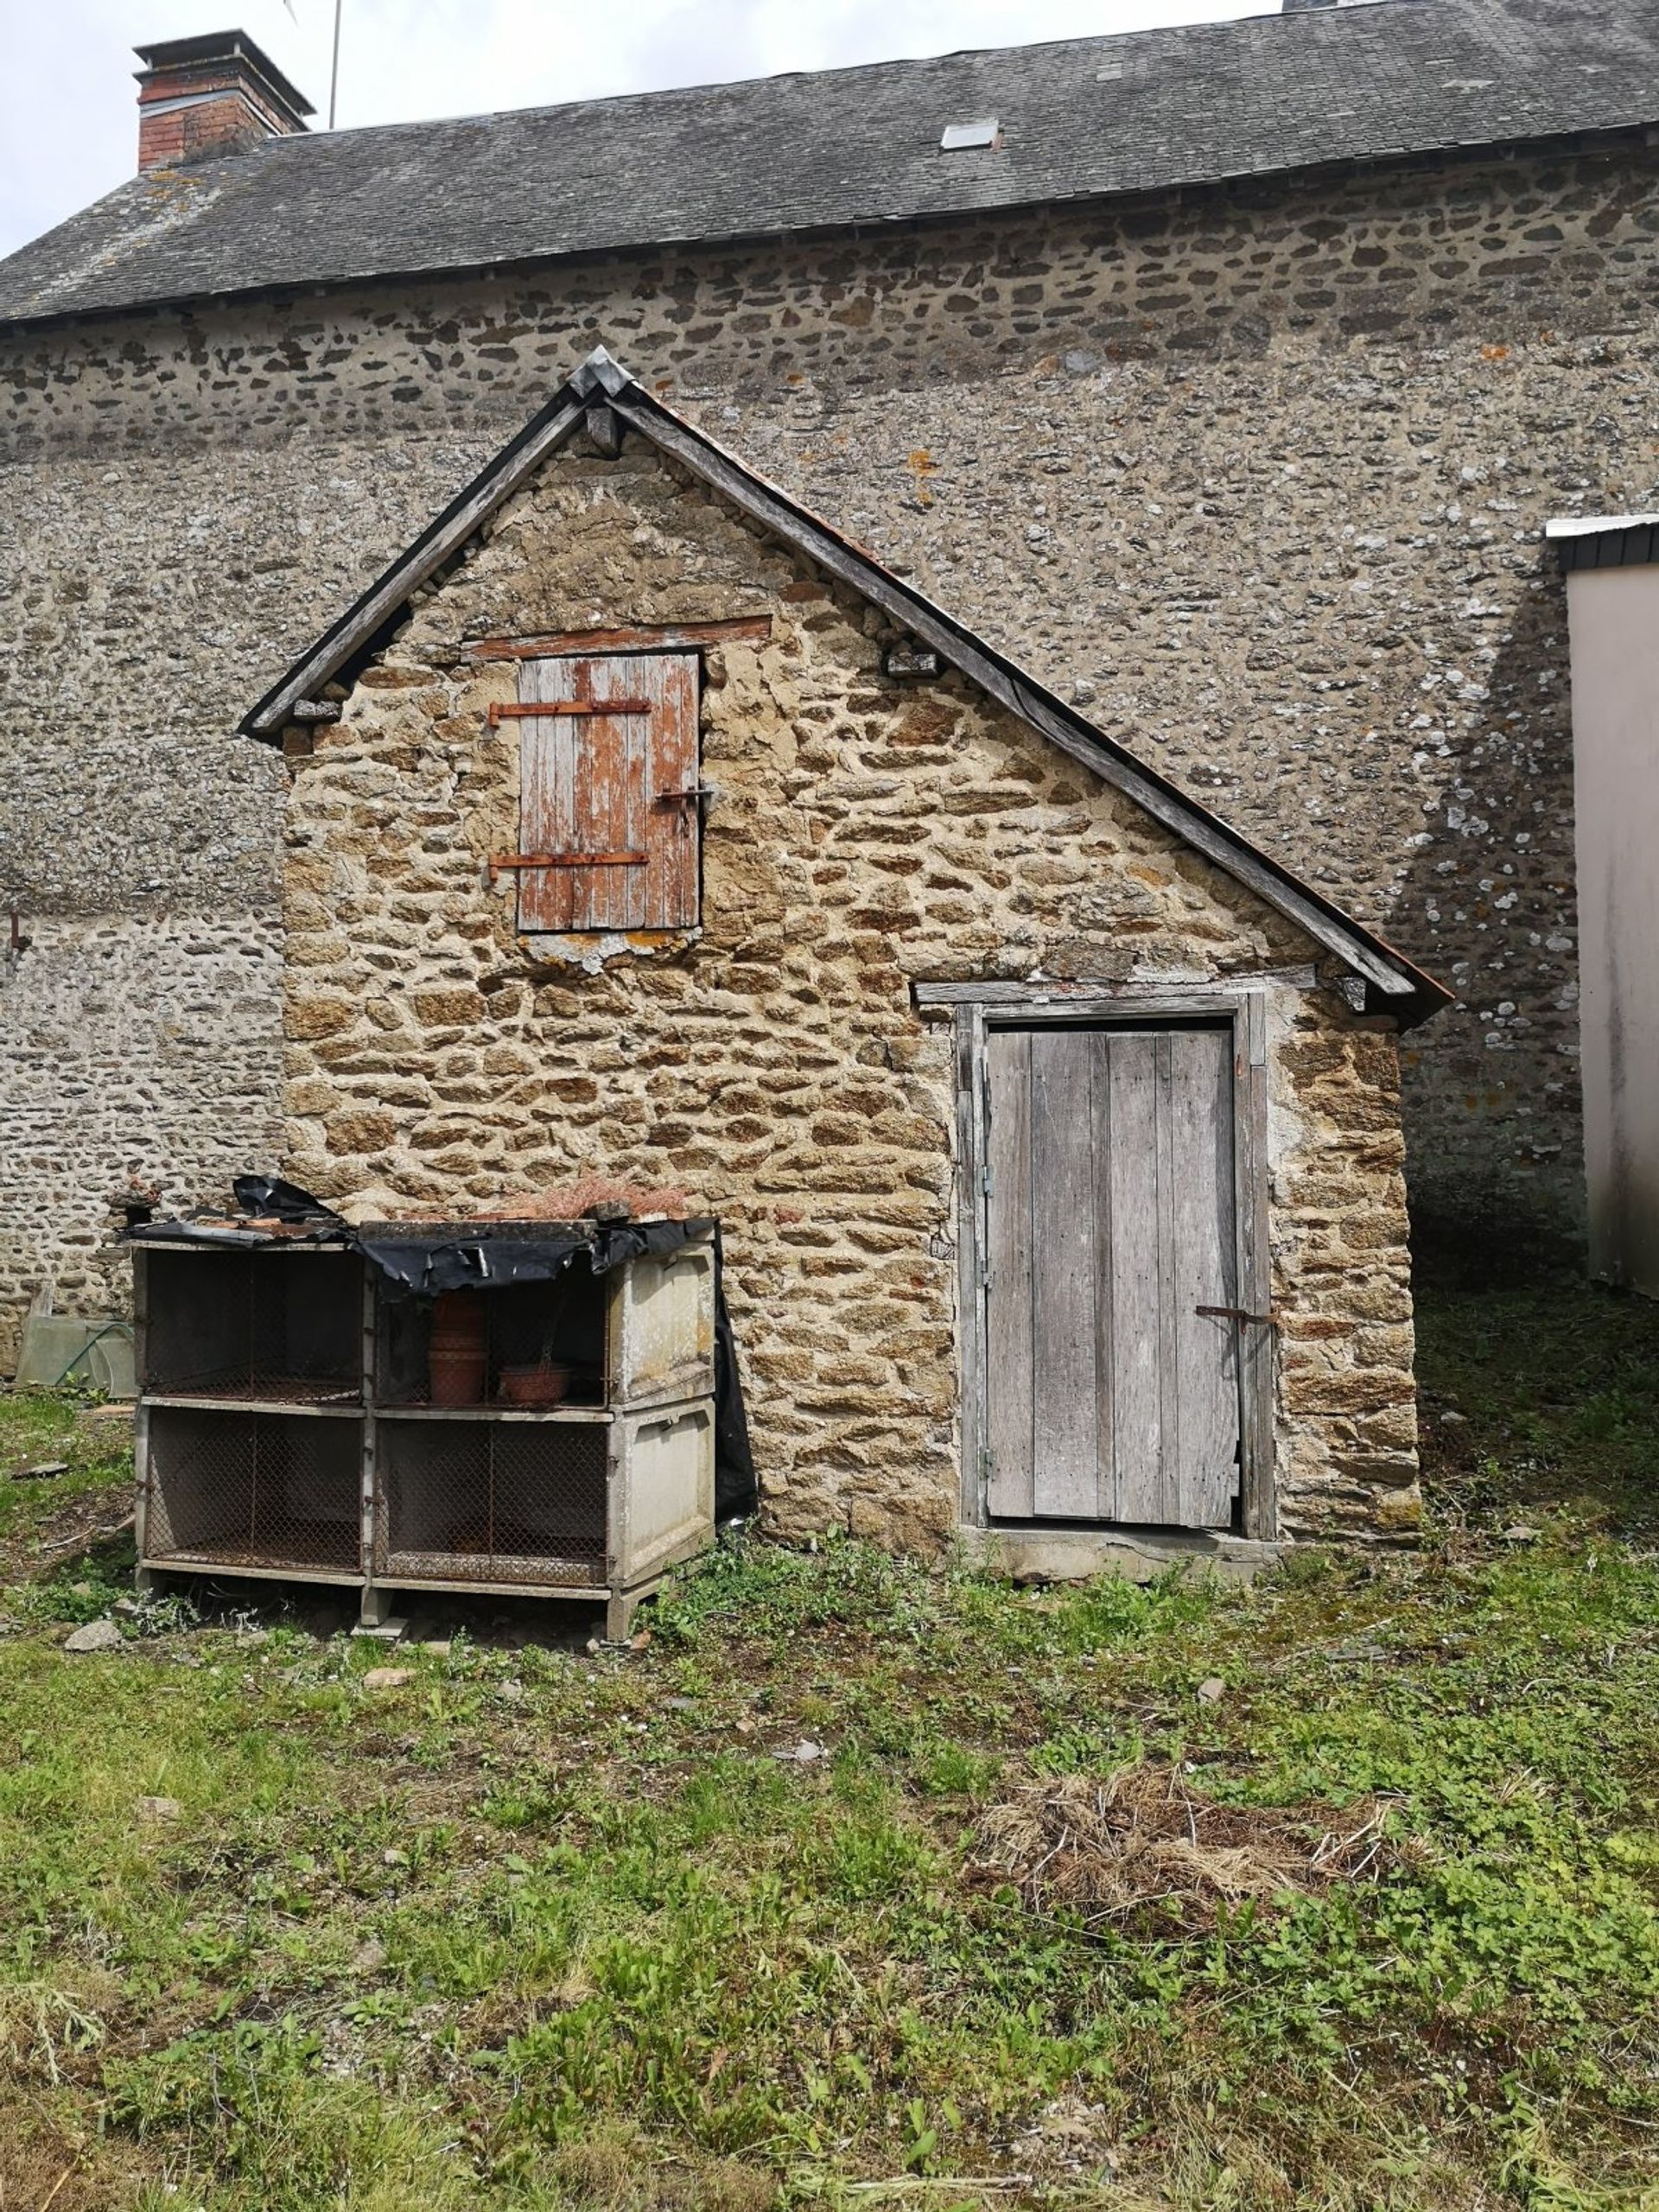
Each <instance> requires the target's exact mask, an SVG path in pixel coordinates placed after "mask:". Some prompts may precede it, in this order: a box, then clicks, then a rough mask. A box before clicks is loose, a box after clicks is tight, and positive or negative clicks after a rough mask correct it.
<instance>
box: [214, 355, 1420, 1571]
mask: <svg viewBox="0 0 1659 2212" xmlns="http://www.w3.org/2000/svg"><path fill="white" fill-rule="evenodd" d="M243 727H244V728H245V731H246V732H247V733H248V734H250V735H251V736H252V737H254V738H257V739H263V740H264V741H267V742H277V741H280V742H281V743H282V745H283V750H284V752H285V753H286V754H287V756H288V759H289V764H290V768H291V772H292V779H293V781H292V795H291V798H290V801H289V809H288V816H287V832H286V836H287V860H286V865H285V869H284V874H285V882H286V914H285V920H286V952H287V974H286V988H285V995H284V1031H285V1037H286V1058H287V1085H286V1106H287V1115H288V1120H287V1135H286V1143H285V1160H286V1164H287V1166H288V1168H289V1171H290V1172H291V1173H293V1174H294V1175H295V1176H296V1177H297V1178H298V1179H300V1180H302V1182H304V1183H305V1184H307V1185H308V1186H309V1187H310V1188H311V1189H313V1190H315V1191H316V1192H318V1193H319V1194H320V1195H321V1196H323V1197H325V1198H327V1199H328V1200H329V1201H330V1202H331V1203H332V1204H334V1205H335V1206H336V1207H337V1208H338V1209H339V1210H340V1211H342V1212H344V1213H346V1215H347V1216H348V1217H350V1218H353V1219H359V1220H361V1219H384V1218H388V1217H390V1218H394V1219H407V1218H409V1217H410V1216H411V1215H415V1214H418V1213H419V1212H420V1211H422V1210H423V1209H424V1210H425V1211H428V1212H429V1214H432V1215H436V1216H449V1217H455V1216H461V1217H464V1216H465V1215H466V1214H467V1212H468V1211H470V1210H473V1209H475V1208H477V1207H479V1206H480V1205H488V1206H489V1207H491V1208H492V1209H495V1208H499V1207H500V1206H501V1205H502V1203H503V1200H504V1197H506V1196H510V1194H512V1192H518V1191H530V1192H535V1191H537V1190H542V1189H546V1188H548V1187H550V1186H552V1185H561V1184H563V1183H566V1182H568V1181H569V1180H570V1179H573V1178H576V1177H580V1176H582V1175H584V1174H587V1173H594V1172H598V1173H603V1174H607V1175H613V1176H620V1177H621V1178H623V1179H632V1180H633V1181H634V1182H635V1183H637V1184H640V1185H661V1184H662V1182H663V1181H664V1177H665V1176H667V1177H671V1178H674V1179H678V1180H679V1181H680V1182H681V1183H682V1184H683V1186H684V1189H685V1192H686V1195H687V1198H688V1202H689V1203H690V1205H691V1208H692V1210H693V1211H695V1212H698V1213H702V1212H712V1213H715V1214H716V1215H718V1216H719V1217H721V1221H722V1222H723V1224H724V1226H725V1236H726V1276H727V1284H728V1296H729V1298H730V1300H731V1304H732V1307H733V1313H734V1323H735V1326H736V1332H737V1338H738V1343H739V1344H740V1346H741V1351H742V1355H743V1358H744V1363H745V1366H746V1369H747V1379H748V1386H749V1393H750V1415H751V1421H752V1424H753V1435H754V1440H755V1446H756V1460H757V1465H758V1468H759V1470H760V1478H761V1484H762V1494H763V1497H764V1499H765V1502H766V1508H767V1511H768V1514H769V1517H770V1518H771V1520H772V1522H773V1524H774V1525H775V1526H777V1527H779V1529H784V1530H785V1531H787V1532H790V1533H794V1534H803V1533H805V1532H808V1531H810V1530H815V1529H823V1528H824V1527H826V1526H828V1525H834V1524H841V1525H850V1526H851V1527H853V1528H854V1529H859V1530H861V1531H864V1532H866V1533H869V1534H873V1535H879V1536H880V1537H881V1538H882V1539H883V1540H884V1541H888V1542H893V1543H900V1544H905V1545H908V1546H912V1547H918V1548H929V1549H932V1548H938V1546H939V1545H940V1544H941V1543H942V1542H943V1541H944V1540H945V1539H946V1538H947V1537H949V1536H950V1535H952V1534H953V1533H954V1532H955V1531H956V1530H957V1529H958V1528H962V1527H965V1528H967V1529H969V1530H976V1531H977V1530H982V1529H985V1528H986V1527H988V1526H990V1527H994V1528H995V1529H997V1530H998V1531H999V1532H1000V1534H999V1541H1001V1542H1002V1543H1003V1544H1004V1545H1015V1546H1018V1547H1020V1548H1027V1547H1029V1546H1030V1545H1031V1544H1032V1543H1033V1542H1034V1541H1041V1542H1042V1543H1043V1544H1044V1545H1045V1546H1046V1548H1048V1550H1049V1551H1051V1552H1052V1548H1053V1547H1054V1546H1055V1545H1056V1544H1057V1543H1058V1544H1062V1545H1069V1546H1071V1548H1073V1550H1074V1551H1075V1550H1076V1549H1077V1548H1079V1547H1081V1548H1082V1550H1083V1552H1084V1554H1085V1555H1086V1556H1089V1557H1091V1558H1093V1557H1097V1556H1098V1554H1099V1553H1100V1550H1101V1548H1102V1545H1103V1543H1113V1544H1119V1545H1122V1544H1125V1543H1128V1544H1131V1545H1132V1546H1133V1548H1135V1549H1136V1550H1137V1551H1138V1552H1140V1553H1144V1552H1146V1551H1147V1550H1150V1551H1151V1552H1152V1553H1153V1554H1154V1556H1157V1555H1162V1554H1164V1553H1166V1552H1168V1551H1171V1550H1175V1551H1179V1550H1183V1549H1186V1550H1191V1549H1193V1548H1197V1549H1200V1550H1204V1551H1208V1552H1212V1553H1213V1552H1217V1551H1219V1552H1220V1553H1221V1554H1223V1555H1224V1556H1234V1557H1237V1556H1245V1557H1248V1556H1249V1555H1251V1554H1253V1553H1255V1552H1256V1551H1258V1549H1259V1547H1260V1546H1261V1545H1262V1543H1263V1542H1268V1541H1272V1540H1273V1539H1274V1538H1276V1537H1279V1536H1280V1535H1308V1534H1324V1535H1331V1534H1336V1533H1342V1532H1344V1531H1351V1532H1356V1533H1364V1534H1371V1535H1375V1534H1391V1535H1402V1534H1407V1533H1409V1532H1410V1530H1411V1529H1413V1528H1414V1525H1415V1521H1416V1515H1417V1489H1416V1460H1415V1452H1414V1444H1415V1431H1414V1402H1413V1395H1412V1372H1411V1364H1412V1363H1411V1325H1410V1292H1409V1262H1408V1253H1407V1249H1406V1216H1405V1203H1404V1189H1403V1183H1402V1166H1403V1160H1404V1147H1403V1141H1402V1135H1401V1130H1400V1126H1399V1100H1398V1071H1397V1062H1396V1049H1395V1039H1396V1037H1397V1036H1398V1034H1399V1033H1400V1032H1401V1031H1402V1030H1403V1029H1406V1028H1409V1027H1414V1025H1415V1024H1416V1023H1418V1022H1420V1021H1421V1020H1423V1019H1424V1018H1425V1017H1426V1016H1427V1014H1432V1013H1433V1012H1435V1011H1437V1010H1438V1009H1439V1007H1440V1006H1441V1005H1442V1004H1444V1003H1445V1001H1446V998H1447V996H1448V994H1446V993H1445V992H1444V991H1443V990H1442V989H1441V988H1440V986H1438V985H1437V984H1435V983H1434V982H1432V981H1430V979H1428V978H1427V976H1423V975H1421V973H1420V972H1419V971H1418V970H1417V969H1414V967H1413V966H1412V965H1411V963H1409V962H1408V961H1407V960H1405V959H1404V958H1403V957H1402V956H1401V955H1400V954H1398V953H1396V952H1395V951H1393V950H1391V949H1390V948H1389V947H1388V946H1386V945H1385V944H1383V943H1382V942H1381V941H1380V940H1379V939H1378V938H1376V937H1375V936H1374V935H1373V934H1372V933H1371V932H1370V931H1368V930H1366V929H1365V928H1364V927H1363V925H1358V924H1357V923H1355V922H1353V921H1351V919H1350V918H1348V917H1346V916H1345V915H1344V914H1342V913H1341V912H1339V911H1338V909H1336V908H1335V907H1334V906H1332V904H1331V903H1330V902H1329V901H1328V900H1327V899H1325V898H1324V897H1323V896H1322V895H1321V894H1319V893H1318V892H1316V891H1314V890H1313V889H1312V888H1311V887H1309V886H1308V885H1306V884H1305V883H1303V882H1301V881H1300V880H1299V879H1298V878H1297V877H1295V876H1294V874H1292V873H1291V872H1290V871H1289V870H1287V868H1284V867H1283V866H1282V864H1281V863H1279V862H1277V861H1273V860H1271V859H1269V858H1268V857H1267V856H1266V855H1262V854H1261V853H1259V852H1258V851H1256V850H1255V849H1254V848H1253V847H1251V846H1250V845H1249V844H1248V843H1247V842H1245V841H1244V840H1243V838H1241V837H1239V836H1237V835H1236V833H1235V832H1233V831H1231V830H1230V829H1227V828H1226V827H1225V826H1224V825H1223V824H1222V823H1219V822H1217V820H1216V819H1215V817H1212V816H1211V815H1210V814H1208V813H1206V812H1205V810H1203V809H1201V808H1199V807H1198V806H1197V805H1196V804H1194V803H1193V802H1192V801H1191V800H1190V799H1188V798H1185V797H1184V796H1182V795H1181V794H1180V793H1179V792H1178V791H1176V789H1175V788H1174V787H1173V785H1171V784H1169V783H1168V782H1167V781H1166V780H1165V779H1163V778H1161V777H1160V776H1159V775H1157V774H1156V773H1155V772H1153V771H1151V770H1149V769H1148V768H1147V766H1146V765H1145V764H1144V763H1142V762H1141V761H1140V760H1137V759H1136V758H1135V755H1134V754H1133V753H1130V752H1129V751H1128V748H1126V747H1123V746H1122V745H1121V744H1119V743H1118V742H1116V741H1115V740H1113V739H1112V738H1111V737H1110V736H1109V735H1107V734H1104V733H1103V732H1101V731H1099V730H1097V729H1096V728H1094V727H1092V726H1091V725H1090V723H1089V722H1088V721H1087V720H1086V719H1085V718H1084V716H1082V715H1080V714H1078V713H1077V711H1076V710H1075V709H1071V708H1070V707H1068V706H1067V705H1065V703H1064V702H1062V701H1061V700H1059V699H1058V697H1056V696H1054V695H1053V694H1052V693H1050V692H1049V691H1047V690H1046V689H1045V688H1044V687H1043V686H1042V685H1041V684H1040V683H1039V682H1038V681H1037V679H1036V678H1035V677H1033V676H1031V675H1030V674H1029V672H1028V671H1024V670H1022V669H1020V668H1019V667H1018V666H1016V665H1015V664H1013V663H1012V662H1010V661H1009V660H1007V658H1004V657H1003V656H1001V654H999V653H998V652H995V649H994V648H992V647H990V646H988V645H986V643H985V642H984V641H983V640H982V639H980V638H978V637H976V635H975V634H974V633H973V632H971V631H969V629H967V628H966V626H964V625H963V624H962V623H961V622H960V621H959V620H957V619H955V618H954V617H953V616H952V615H951V614H950V613H948V612H946V611H944V610H942V609H940V608H938V607H936V606H934V605H933V604H932V603H931V601H928V600H926V599H925V598H924V597H923V596H922V595H921V594H918V592H916V591H915V590H914V589H913V588H912V587H911V586H910V585H908V584H906V583H905V582H902V581H901V580H900V579H899V578H898V577H896V576H894V575H892V574H891V573H890V572H889V571H887V570H886V569H882V568H881V567H880V565H879V564H878V563H876V562H875V561H874V559H873V558H872V557H871V556H869V555H868V554H866V553H864V552H862V551H861V550H859V549H858V548H856V547H855V546H853V545H852V544H851V543H849V540H848V539H847V538H846V537H844V536H843V535H842V534H841V533H840V532H838V531H836V530H835V529H834V528H833V527H832V526H830V525H829V524H824V523H823V522H822V521H821V520H819V519H818V518H816V517H814V516H812V515H811V514H810V512H807V511H806V510H805V509H804V508H803V507H802V506H801V505H798V503H797V502H796V501H794V500H792V499H791V498H790V497H789V496H788V495H787V494H786V493H784V492H782V491H781V490H780V489H779V487H777V486H774V485H772V484H770V483H768V482H766V480H764V479H763V478H761V477H760V476H759V475H758V474H756V473H755V472H754V471H753V470H752V469H750V468H748V467H747V466H745V465H744V463H743V462H742V461H741V460H740V459H738V458H737V457H735V456H734V455H733V454H730V453H728V451H726V450H725V449H724V448H722V447H721V446H718V445H716V444H715V443H714V442H712V441H711V440H709V438H708V437H707V436H706V435H703V434H702V433H701V432H700V431H698V430H697V429H695V428H694V427H693V426H692V425H691V424H690V423H689V422H688V421H687V420H686V419H685V418H683V416H679V415H678V414H677V413H675V412H674V411H672V410H671V409H669V408H668V407H667V406H666V405H665V404H664V403H663V402H662V401H661V400H659V399H658V398H656V397H654V396H652V394H651V393H650V392H648V391H645V389H644V388H643V387H642V386H641V385H639V383H637V382H636V381H635V380H634V379H633V378H632V377H630V376H628V375H627V373H626V371H624V370H622V369H620V367H619V366H618V365H617V364H616V363H615V362H613V360H612V359H610V357H609V356H608V355H607V354H606V353H603V352H602V351H601V352H597V353H595V354H594V356H593V357H592V358H591V359H589V360H588V362H587V363H585V364H584V365H582V368H581V369H580V370H579V371H578V372H576V373H575V375H574V376H573V377H572V378H571V379H570V380H569V382H568V383H566V384H565V385H562V386H561V387H560V388H559V390H557V391H556V392H555V393H554V395H553V397H551V398H550V401H549V402H548V404H547V405H546V406H545V407H544V408H543V410H541V411H540V413H539V414H538V415H537V416H535V417H534V418H532V420H531V423H529V424H528V425H527V426H526V427H525V428H524V429H523V430H522V431H521V432H520V433H519V435H518V436H516V437H515V438H513V439H512V440H511V441H510V442H508V443H507V444H506V445H505V447H504V448H502V450H501V451H500V453H499V454H497V455H496V456H495V457H494V459H493V461H491V462H490V463H489V464H488V465H487V466H486V468H485V469H484V470H483V471H482V472H481V473H480V475H479V476H478V477H477V478H476V479H475V480H474V482H473V483H471V484H469V485H468V486H466V487H464V489H463V490H462V492H461V493H460V494H459V495H458V496H457V498H456V499H455V500H454V502H453V503H452V504H451V505H450V506H449V508H448V509H447V510H446V511H445V512H444V513H443V514H442V515H441V516H440V517H439V518H437V519H436V520H435V522H434V523H432V524H429V527H428V528H427V529H426V530H425V531H423V532H422V533H420V535H419V536H418V537H416V539H415V540H414V542H413V543H412V544H411V545H410V547H409V548H408V549H407V550H406V551H405V552H404V553H403V554H402V555H400V556H398V557H397V559H395V560H394V561H393V562H392V563H391V566H390V567H389V568H388V569H386V570H385V572H384V573H383V574H382V575H380V576H379V577H378V578H376V579H375V580H374V581H373V582H372V583H371V584H370V585H369V586H368V588H366V590H365V592H364V593H363V594H362V595H361V597H360V598H359V600H358V601H357V602H356V603H355V605H354V606H353V607H351V608H350V609H348V610H347V612H346V613H344V614H343V615H341V616H340V617H339V618H338V619H337V620H335V621H334V623H333V624H332V625H331V626H329V627H328V629H327V631H325V632H324V633H323V634H322V636H321V639H318V640H317V641H316V642H315V644H313V645H310V646H308V647H307V648H306V649H305V650H304V651H303V652H302V654H301V656H300V658H298V660H297V661H296V663H295V664H294V665H293V666H292V667H291V668H290V669H289V671H288V672H287V674H286V675H284V676H283V677H282V678H281V679H280V680H279V681H278V682H277V683H276V684H275V685H274V686H273V688H272V689H271V690H269V691H268V692H267V693H266V695H265V696H264V698H263V699H262V700H261V701H260V702H259V703H258V704H257V706H255V707H254V708H252V709H251V711H250V712H249V713H248V715H246V717H245V721H244V725H243Z"/></svg>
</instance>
